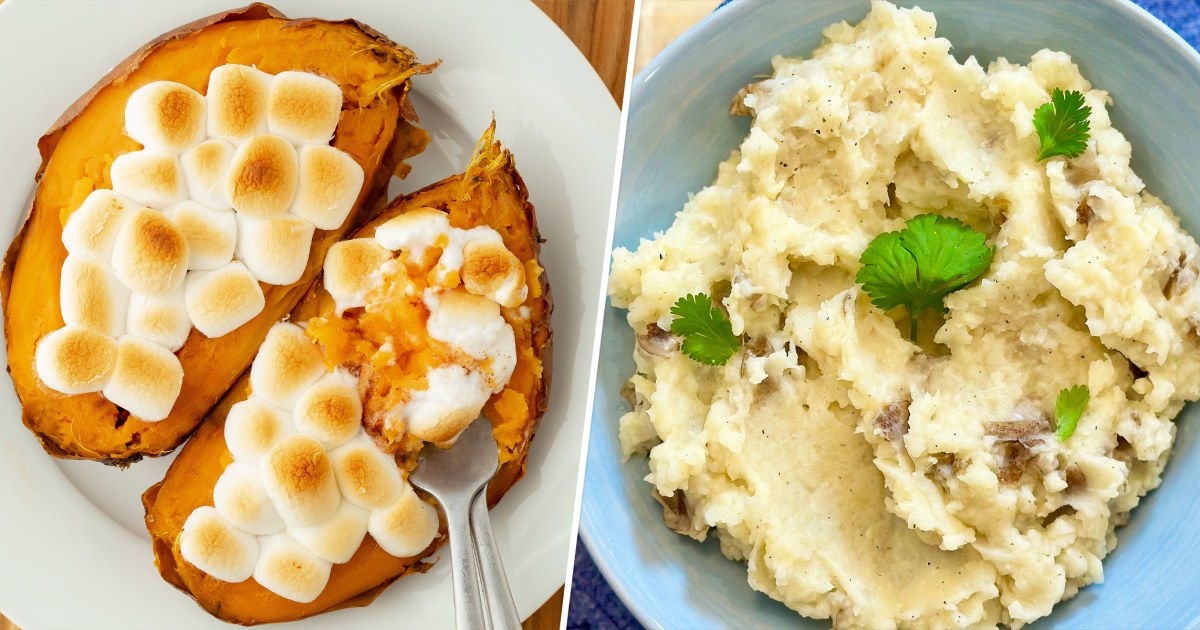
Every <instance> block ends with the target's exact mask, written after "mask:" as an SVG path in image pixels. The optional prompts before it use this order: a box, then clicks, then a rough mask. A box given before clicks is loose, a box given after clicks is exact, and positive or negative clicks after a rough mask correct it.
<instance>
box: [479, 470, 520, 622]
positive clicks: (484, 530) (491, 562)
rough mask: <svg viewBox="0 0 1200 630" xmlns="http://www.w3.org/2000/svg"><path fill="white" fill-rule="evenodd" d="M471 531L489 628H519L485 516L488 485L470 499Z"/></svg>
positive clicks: (489, 525) (490, 522)
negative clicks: (473, 537)
mask: <svg viewBox="0 0 1200 630" xmlns="http://www.w3.org/2000/svg"><path fill="white" fill-rule="evenodd" d="M471 531H472V533H473V534H474V536H475V547H476V549H477V551H478V553H479V565H480V567H481V569H482V570H481V572H480V578H482V579H481V582H482V584H483V592H484V597H485V598H486V600H487V608H488V612H489V614H490V616H491V629H492V630H520V628H521V618H520V617H519V616H518V615H517V607H516V605H515V604H513V598H512V591H510V590H509V588H508V578H507V577H506V576H505V575H504V563H503V562H501V560H500V549H499V548H498V547H497V546H496V539H495V537H494V536H493V535H492V521H491V519H490V518H489V517H488V509H487V486H486V485H485V486H484V487H483V489H481V490H480V491H479V494H477V495H475V499H474V500H473V501H472V502H471Z"/></svg>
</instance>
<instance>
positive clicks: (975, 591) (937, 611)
mask: <svg viewBox="0 0 1200 630" xmlns="http://www.w3.org/2000/svg"><path fill="white" fill-rule="evenodd" d="M935 27H936V23H935V19H934V16H933V15H932V14H930V13H927V12H924V11H921V10H919V9H913V10H906V9H898V8H896V7H895V6H893V5H891V4H889V3H886V2H882V1H880V2H876V3H875V4H873V6H872V8H871V11H870V14H869V15H868V16H867V17H866V18H865V19H864V20H863V21H862V22H861V23H860V24H858V25H857V26H852V25H849V24H845V23H841V24H835V25H833V26H830V27H829V28H828V29H827V30H826V31H825V42H824V43H823V45H822V46H821V47H820V48H818V49H817V50H816V51H815V52H814V53H813V54H812V56H811V57H810V58H809V59H791V58H784V57H776V58H775V59H774V60H773V61H772V65H773V68H774V71H773V74H772V75H771V77H770V78H768V79H766V80H763V81H761V82H758V83H755V84H753V85H750V86H748V87H747V88H746V89H745V90H743V91H742V92H741V93H740V94H738V95H737V97H736V99H735V102H734V105H733V113H735V114H745V115H750V116H753V125H752V128H751V131H750V134H749V136H748V137H747V138H746V139H745V140H744V141H743V142H742V144H741V146H740V147H739V148H738V149H737V150H736V151H734V152H733V154H732V155H731V156H730V157H729V159H728V160H726V161H725V162H724V163H722V164H721V165H720V166H719V168H718V172H717V177H716V181H715V182H714V183H713V184H712V185H710V186H708V187H707V188H705V189H703V190H701V191H699V192H698V193H696V194H695V195H694V197H692V199H691V200H690V201H689V202H688V203H687V205H686V206H685V207H684V208H683V209H682V211H680V212H679V213H678V215H677V216H676V219H675V222H674V224H673V225H672V226H671V227H670V229H668V230H667V231H666V232H664V233H662V234H660V235H657V236H656V237H655V238H654V239H652V240H643V241H642V242H641V244H640V245H639V246H638V248H637V250H636V251H633V252H630V251H627V250H625V249H618V250H616V251H615V252H614V254H613V256H614V259H613V269H612V277H611V282H610V291H611V295H612V300H613V302H614V303H615V304H616V305H617V306H620V307H624V308H627V309H628V321H629V324H630V325H631V326H632V327H633V329H634V330H635V332H636V333H637V335H638V343H637V347H636V349H635V350H634V358H635V360H636V365H637V371H636V374H635V375H634V376H633V377H632V379H631V381H630V386H629V387H628V388H627V392H626V393H627V394H628V398H629V399H630V401H631V403H632V405H633V410H632V411H631V412H629V413H627V414H626V415H625V416H624V417H622V418H621V422H620V437H621V442H622V445H623V448H624V450H625V453H626V454H627V455H632V454H635V453H645V454H646V455H647V456H648V458H649V465H650V474H649V475H648V477H647V481H648V482H650V484H652V486H653V492H654V493H655V496H656V497H658V498H659V499H660V500H661V502H662V503H663V504H664V516H665V519H664V520H665V521H666V524H667V525H668V526H669V527H671V528H673V529H675V530H677V531H679V532H681V533H684V534H687V535H690V536H692V537H694V538H697V539H704V538H705V537H706V536H708V535H713V534H715V535H716V536H717V537H718V538H719V540H720V543H721V548H722V550H723V551H724V553H725V555H727V556H729V557H730V558H733V559H736V560H742V561H745V562H746V564H747V567H748V571H749V582H750V585H751V586H752V587H754V588H755V589H757V590H759V591H762V592H764V593H766V594H767V595H769V596H771V597H773V598H776V599H778V600H780V601H782V602H784V603H785V604H787V605H788V606H790V607H791V608H793V609H795V610H796V611H798V612H800V613H801V614H804V615H807V616H811V617H818V618H831V619H832V620H833V623H834V625H835V626H838V627H845V628H855V627H863V628H884V627H988V626H996V625H1009V626H1012V627H1019V626H1021V625H1023V624H1026V623H1028V622H1031V621H1033V620H1035V619H1037V618H1039V617H1042V616H1045V615H1047V614H1049V613H1050V612H1051V610H1052V608H1053V607H1054V605H1055V604H1056V603H1058V602H1060V601H1062V600H1063V599H1066V598H1069V597H1071V596H1073V595H1074V594H1075V593H1076V592H1077V591H1078V590H1079V588H1080V587H1082V586H1085V585H1087V584H1089V583H1092V582H1097V581H1100V580H1101V579H1102V578H1103V567H1102V565H1101V560H1102V559H1103V558H1104V557H1105V556H1106V555H1107V554H1108V553H1109V552H1110V551H1112V549H1113V547H1114V546H1115V545H1116V543H1117V537H1116V528H1117V527H1118V526H1120V525H1122V524H1124V523H1125V522H1126V521H1127V520H1128V515H1129V512H1130V510H1131V509H1133V508H1134V507H1135V506H1136V505H1137V503H1138V501H1139V498H1140V497H1142V496H1143V495H1145V494H1146V493H1147V492H1148V491H1150V490H1151V489H1153V488H1154V487H1156V486H1157V485H1158V484H1159V482H1160V474H1161V472H1162V469H1163V466H1164V464H1165V462H1166V458H1167V456H1168V454H1169V451H1170V448H1171V442H1172V439H1173V437H1174V431H1175V429H1174V424H1173V423H1172V419H1173V418H1174V417H1175V416H1176V415H1177V414H1178V413H1179V411H1180V410H1181V408H1182V407H1183V405H1184V404H1185V402H1187V401H1189V400H1193V399H1195V398H1197V397H1198V396H1200V334H1198V332H1197V324H1198V323H1200V291H1198V290H1197V282H1196V280H1197V276H1198V273H1197V260H1196V259H1197V246H1196V243H1195V241H1194V240H1193V239H1192V238H1191V237H1190V236H1189V235H1188V234H1187V233H1185V232H1184V231H1183V230H1182V229H1181V227H1180V225H1179V221H1178V219H1177V218H1176V217H1175V215H1174V214H1173V213H1172V211H1171V209H1170V208H1168V207H1167V206H1166V205H1164V204H1163V202H1162V201H1160V200H1159V199H1157V198H1155V197H1154V196H1152V195H1151V194H1150V193H1149V192H1147V191H1146V190H1145V187H1144V185H1143V183H1142V181H1141V180H1140V179H1139V178H1138V176H1137V175H1136V174H1135V173H1134V172H1133V171H1132V170H1131V169H1130V164H1129V161H1130V154H1131V147H1130V145H1129V143H1128V142H1127V141H1126V139H1125V138H1124V136H1122V135H1121V133H1120V132H1119V131H1117V130H1116V129H1113V128H1112V126H1111V124H1110V121H1109V117H1108V113H1107V110H1106V108H1107V107H1108V106H1109V105H1110V104H1111V100H1110V98H1109V96H1108V94H1106V93H1105V92H1104V91H1102V90H1100V89H1096V88H1094V87H1093V86H1092V85H1091V83H1089V82H1088V80H1087V79H1085V78H1084V77H1083V76H1081V74H1080V72H1079V70H1078V68H1077V67H1076V66H1075V65H1074V64H1073V63H1072V61H1071V59H1070V57H1068V56H1067V55H1066V54H1063V53H1060V52H1052V51H1049V50H1044V51H1041V52H1039V53H1037V54H1036V55H1034V56H1033V58H1032V59H1031V60H1030V61H1029V64H1028V65H1020V64H1018V63H1013V62H1009V61H1006V60H1004V59H999V60H996V61H994V62H992V63H991V64H990V65H989V66H988V67H986V68H984V67H983V66H981V65H980V64H979V63H978V61H977V60H975V59H973V58H970V59H966V60H965V61H963V62H962V63H960V62H958V61H956V60H955V58H954V57H953V56H951V55H950V46H951V44H950V42H949V41H947V40H945V39H942V38H938V37H937V36H936V35H935ZM1054 88H1060V89H1063V90H1077V91H1079V92H1082V93H1083V95H1084V97H1085V100H1086V103H1087V104H1088V105H1089V106H1090V107H1091V116H1090V125H1091V138H1090V140H1089V142H1088V145H1087V149H1086V151H1085V152H1084V153H1083V154H1082V155H1080V156H1079V157H1076V158H1073V159H1066V158H1062V157H1055V158H1051V159H1048V160H1045V161H1043V162H1037V161H1036V156H1037V154H1038V146H1039V143H1038V136H1037V133H1036V131H1035V129H1034V127H1033V124H1032V120H1033V113H1034V110H1035V109H1036V108H1037V107H1038V106H1040V105H1042V104H1043V103H1046V102H1048V101H1049V100H1050V92H1051V91H1052V90H1053V89H1054ZM930 212H933V213H938V214H941V215H945V216H950V217H955V218H958V219H960V220H962V221H964V222H965V223H967V224H968V225H970V226H972V227H973V228H975V229H976V230H979V231H981V232H983V233H985V234H986V235H987V236H988V242H989V243H990V244H991V245H993V246H994V247H995V257H994V260H993V262H992V264H991V266H990V268H989V269H988V271H987V272H986V273H985V274H984V275H983V277H982V278H981V279H980V280H979V281H977V282H975V283H973V284H971V285H970V286H968V287H967V288H965V289H963V290H961V291H958V292H956V293H953V294H951V295H950V296H949V297H948V298H947V299H946V306H947V308H948V312H947V313H945V314H944V315H942V314H940V313H934V312H932V311H930V312H927V313H926V314H925V315H924V316H923V317H922V319H921V322H920V323H921V329H922V333H921V336H920V337H919V338H918V339H917V340H916V341H917V343H913V342H912V341H911V340H910V339H909V338H908V328H909V326H908V321H907V315H906V314H905V312H904V310H903V309H902V308H901V309H896V310H895V311H889V312H883V311H881V310H879V309H878V308H876V307H875V306H873V305H872V304H871V302H870V299H869V297H868V296H867V295H865V294H864V293H863V292H862V289H861V287H860V286H858V285H857V284H855V280H854V278H855V274H856V272H857V271H858V270H859V267H860V265H859V257H860V255H861V254H862V252H863V250H864V249H865V248H866V247H867V245H868V243H870V242H871V240H872V239H873V238H875V237H876V236H878V235H879V234H881V233H884V232H889V231H895V230H899V229H901V228H902V227H903V226H904V222H905V221H906V220H907V219H910V218H912V217H915V216H917V215H920V214H925V213H930ZM689 293H707V294H709V295H711V296H713V298H714V301H718V303H719V304H720V305H721V306H722V308H723V310H724V311H725V312H726V313H727V315H728V318H729V320H730V322H731V323H732V326H733V331H734V333H736V334H737V335H739V336H740V337H741V339H742V343H741V348H740V350H739V351H738V352H737V353H736V354H735V355H734V356H733V357H732V358H731V359H730V360H729V361H728V362H727V363H726V364H725V365H724V366H721V367H708V366H704V365H701V364H700V363H697V362H695V361H693V360H691V359H689V358H688V357H687V356H684V355H683V354H682V353H681V352H680V351H679V339H677V338H676V337H674V336H673V335H671V334H670V333H669V332H667V331H669V330H670V328H671V322H672V320H673V315H672V314H671V312H670V311H671V306H672V305H673V304H674V303H675V302H676V300H678V299H679V298H680V297H682V296H684V295H686V294H689ZM1075 385H1086V386H1087V387H1088V389H1089V390H1090V393H1091V401H1090V403H1089V404H1088V405H1087V407H1086V409H1085V411H1084V413H1083V416H1082V418H1081V419H1080V420H1079V424H1078V428H1077V430H1076V431H1075V433H1074V435H1072V436H1070V437H1069V438H1068V439H1066V440H1063V441H1060V440H1059V439H1058V438H1057V437H1056V436H1055V433H1054V424H1055V420H1054V417H1055V399H1056V396H1057V394H1058V393H1059V392H1060V391H1061V390H1062V389H1064V388H1068V387H1072V386H1075Z"/></svg>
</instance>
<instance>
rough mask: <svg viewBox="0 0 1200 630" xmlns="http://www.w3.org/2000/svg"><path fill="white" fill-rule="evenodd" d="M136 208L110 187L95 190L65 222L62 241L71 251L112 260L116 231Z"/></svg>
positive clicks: (102, 259)
mask: <svg viewBox="0 0 1200 630" xmlns="http://www.w3.org/2000/svg"><path fill="white" fill-rule="evenodd" d="M137 208H138V206H136V205H134V203H133V202H132V201H130V200H128V199H126V198H124V197H122V196H120V195H118V194H116V193H114V192H113V191H111V190H107V189H104V188H100V189H97V190H93V191H92V192H91V194H89V195H88V196H87V198H86V199H84V200H83V203H82V204H80V206H79V208H78V209H77V210H75V212H72V213H71V216H70V217H69V218H68V219H67V224H66V225H65V226H63V232H62V241H63V245H65V246H66V247H67V252H68V253H70V254H74V255H76V256H90V257H92V258H95V259H96V260H101V261H104V262H109V261H110V260H112V253H113V245H114V244H115V243H116V242H117V233H118V232H120V231H121V226H123V225H125V221H126V220H128V219H129V217H130V215H132V214H133V211H134V210H136V209H137Z"/></svg>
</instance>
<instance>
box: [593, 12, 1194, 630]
mask: <svg viewBox="0 0 1200 630" xmlns="http://www.w3.org/2000/svg"><path fill="white" fill-rule="evenodd" d="M893 1H894V0H893ZM1015 1H1017V0H1015ZM1092 2H1095V3H1096V4H1100V5H1105V6H1107V7H1109V8H1111V9H1112V10H1114V11H1116V12H1118V13H1119V14H1121V15H1122V16H1123V17H1126V18H1128V19H1131V20H1136V21H1140V22H1142V23H1143V24H1146V25H1147V26H1149V28H1151V29H1153V30H1154V31H1156V32H1157V33H1158V34H1159V35H1162V36H1165V39H1166V41H1167V42H1168V43H1169V44H1170V45H1171V47H1172V51H1173V52H1174V53H1175V54H1176V55H1179V56H1180V57H1181V58H1182V59H1183V60H1185V61H1187V62H1188V63H1189V65H1191V66H1192V68H1193V69H1194V70H1195V72H1196V74H1197V76H1200V51H1198V50H1197V49H1196V48H1194V47H1193V46H1192V45H1191V44H1189V43H1188V42H1187V41H1186V40H1184V39H1183V36H1182V35H1180V34H1179V33H1177V32H1175V30H1174V29H1172V28H1171V27H1169V26H1167V25H1166V23H1164V22H1163V21H1162V20H1161V19H1159V18H1158V16H1156V15H1154V14H1153V13H1151V12H1150V11H1148V10H1147V9H1145V8H1143V7H1142V6H1140V5H1138V4H1136V3H1135V2H1134V1H1133V0H1092ZM753 4H755V3H754V2H752V1H751V0H724V1H723V2H721V4H719V5H718V6H717V7H716V8H715V9H713V11H712V12H711V13H709V14H708V15H706V16H704V18H702V19H701V20H700V21H699V22H698V23H696V24H695V25H694V26H692V27H691V28H690V29H688V30H687V31H685V32H684V33H683V34H682V35H680V36H679V37H678V38H677V39H675V41H673V42H671V43H670V44H668V45H667V47H666V48H665V49H663V51H662V52H661V53H659V54H658V55H657V56H655V57H654V58H653V59H652V60H651V61H650V63H648V64H647V65H646V67H645V68H643V69H642V70H641V72H638V73H637V75H636V76H635V77H634V78H633V82H632V83H631V85H630V89H629V104H628V108H627V110H626V112H625V116H626V117H630V116H632V114H633V112H635V111H636V110H638V109H639V103H638V100H637V96H638V93H639V90H640V89H643V88H644V87H645V86H646V84H647V83H648V82H649V81H650V80H651V79H652V78H653V77H654V75H655V74H657V73H658V71H659V70H661V69H662V68H664V67H669V66H672V65H674V64H675V63H676V62H677V61H679V60H680V59H681V58H686V50H687V49H689V48H690V47H691V46H692V43H693V42H704V41H707V40H709V39H710V38H711V37H712V35H713V34H714V33H717V32H719V31H720V29H722V28H724V26H725V25H726V24H727V23H729V22H731V21H734V20H736V19H737V18H738V17H740V14H741V9H742V8H743V7H746V6H751V5H753ZM627 119H628V118H627ZM622 132H623V133H628V126H627V125H626V124H623V125H622ZM621 147H622V152H623V151H624V147H625V143H624V141H622V143H621ZM620 158H621V160H622V164H620V165H618V169H617V177H618V178H620V177H621V170H622V168H623V160H624V155H622V156H620ZM613 206H614V208H613V213H612V217H610V223H609V234H608V243H609V250H610V251H609V252H608V256H609V259H608V260H606V261H605V267H604V270H605V275H604V279H603V284H604V289H603V292H602V293H601V296H600V297H601V299H602V300H603V301H605V302H607V301H608V282H609V278H610V276H611V273H612V272H611V267H610V263H611V258H612V252H611V249H612V243H613V239H614V233H615V226H616V221H615V219H616V217H617V214H618V213H619V212H620V210H621V206H620V197H617V196H615V197H614V199H613ZM603 323H604V307H602V308H601V312H600V317H599V318H598V321H597V324H598V330H597V335H596V348H597V350H598V349H599V347H600V344H602V343H603V335H604V330H603ZM598 359H599V353H598V351H597V352H594V353H593V357H592V360H593V362H594V363H595V362H597V361H598ZM592 373H593V387H595V385H596V383H597V382H598V381H597V379H596V378H595V376H596V374H597V366H596V365H593V369H592ZM599 392H600V390H599V388H595V389H594V391H593V396H592V398H591V399H590V400H589V401H588V410H587V417H588V419H589V421H591V420H593V418H592V414H593V413H594V404H595V401H596V398H597V397H598V396H599V395H600V393H599ZM596 430H598V429H597V424H596V423H595V422H594V421H592V422H591V425H590V426H589V429H588V434H589V437H590V434H591V432H592V431H596ZM588 442H589V443H590V439H589V440H588ZM585 460H586V457H585ZM583 482H584V484H585V485H586V478H585V479H584V480H583ZM587 496H588V494H587V493H586V492H584V493H581V496H580V506H581V508H582V505H583V503H584V502H586V501H587ZM579 538H580V540H582V541H583V545H584V547H585V548H586V549H587V551H588V555H589V556H591V558H592V562H593V563H594V564H595V565H596V568H597V569H598V570H599V571H600V575H602V576H603V577H604V581H605V582H607V583H608V586H609V588H611V589H612V591H613V592H614V593H615V594H616V595H617V597H618V598H619V599H620V600H621V603H622V604H624V606H625V608H626V609H628V610H629V612H630V613H631V614H632V615H633V616H634V618H636V619H637V620H638V622H639V623H640V624H642V625H643V626H645V627H647V628H663V627H664V626H663V625H662V623H660V622H658V621H657V620H656V619H654V618H653V617H652V616H650V613H649V612H648V611H647V610H645V609H644V608H642V606H641V603H640V600H638V599H637V598H635V597H634V596H633V593H632V592H631V591H630V589H628V588H626V587H625V585H624V584H623V583H622V582H620V581H619V580H617V579H616V578H617V577H618V576H619V572H618V570H617V568H616V567H614V566H612V565H610V564H609V563H608V562H607V561H606V560H605V558H604V555H603V554H597V553H595V549H596V548H597V547H596V543H597V539H596V538H595V537H594V536H593V535H592V534H591V531H590V527H589V523H588V521H587V520H585V519H583V518H582V512H581V518H580V520H579ZM731 562H732V561H731ZM571 577H572V578H573V577H574V575H572V576H571ZM796 614H797V615H799V614H800V613H796ZM1196 621H1200V619H1196V620H1193V624H1195V622H1196Z"/></svg>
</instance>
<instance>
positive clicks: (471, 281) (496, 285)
mask: <svg viewBox="0 0 1200 630" xmlns="http://www.w3.org/2000/svg"><path fill="white" fill-rule="evenodd" d="M462 279H463V287H464V288H466V290H468V291H470V292H471V293H474V294H475V295H482V296H484V297H486V298H488V299H490V300H493V301H495V302H496V303H497V304H499V305H501V306H507V307H509V308H516V307H518V306H520V305H521V303H522V302H524V301H525V297H526V296H527V294H528V287H526V286H525V266H524V265H522V264H521V261H520V260H517V257H516V256H514V255H513V253H512V252H510V251H508V248H507V247H505V246H504V243H498V242H496V241H470V242H468V243H467V244H466V245H465V246H463V267H462Z"/></svg>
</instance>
